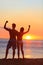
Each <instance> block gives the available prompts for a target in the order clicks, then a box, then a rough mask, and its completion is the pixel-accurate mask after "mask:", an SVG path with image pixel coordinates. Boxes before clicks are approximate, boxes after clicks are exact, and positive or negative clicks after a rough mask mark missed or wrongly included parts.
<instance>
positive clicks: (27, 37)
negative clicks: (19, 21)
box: [23, 35, 32, 40]
mask: <svg viewBox="0 0 43 65" xmlns="http://www.w3.org/2000/svg"><path fill="white" fill-rule="evenodd" d="M23 39H27V40H31V39H32V37H31V36H30V35H26V36H24V37H23Z"/></svg>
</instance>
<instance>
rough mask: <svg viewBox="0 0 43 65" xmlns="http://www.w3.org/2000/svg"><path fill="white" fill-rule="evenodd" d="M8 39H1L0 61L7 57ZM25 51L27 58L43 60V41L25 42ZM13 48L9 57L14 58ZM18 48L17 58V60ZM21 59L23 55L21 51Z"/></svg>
mask: <svg viewBox="0 0 43 65" xmlns="http://www.w3.org/2000/svg"><path fill="white" fill-rule="evenodd" d="M7 44H8V39H0V59H2V58H4V57H5V53H6V46H7ZM23 49H24V56H25V58H43V40H23ZM12 52H13V51H12V48H10V49H9V53H8V57H7V58H12ZM17 57H18V56H17V48H16V52H15V58H17ZM20 58H22V54H21V51H20Z"/></svg>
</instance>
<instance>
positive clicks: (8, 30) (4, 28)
mask: <svg viewBox="0 0 43 65" xmlns="http://www.w3.org/2000/svg"><path fill="white" fill-rule="evenodd" d="M7 23H8V21H6V22H5V25H4V29H6V30H8V31H9V28H7V27H6V24H7Z"/></svg>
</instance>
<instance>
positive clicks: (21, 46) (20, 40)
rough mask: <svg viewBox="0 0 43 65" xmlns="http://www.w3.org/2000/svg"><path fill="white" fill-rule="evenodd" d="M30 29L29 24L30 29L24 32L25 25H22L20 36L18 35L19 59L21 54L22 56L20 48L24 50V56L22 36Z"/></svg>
mask: <svg viewBox="0 0 43 65" xmlns="http://www.w3.org/2000/svg"><path fill="white" fill-rule="evenodd" d="M29 30H30V25H29V28H28V30H27V31H26V32H24V28H23V27H21V28H20V32H18V36H17V48H18V59H19V56H20V49H21V52H22V56H23V58H24V51H23V41H22V37H23V35H24V34H26V33H28V32H29Z"/></svg>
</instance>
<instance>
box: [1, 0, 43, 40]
mask: <svg viewBox="0 0 43 65" xmlns="http://www.w3.org/2000/svg"><path fill="white" fill-rule="evenodd" d="M39 1H41V0H39ZM2 2H3V1H2ZM26 2H28V1H26ZM26 2H25V3H24V1H22V2H20V3H21V4H20V3H19V0H18V1H16V3H18V4H17V5H18V6H17V5H16V4H15V5H16V6H14V7H16V9H15V8H13V6H12V7H11V6H9V7H8V5H9V4H10V5H11V3H10V2H9V3H8V2H5V3H6V4H7V5H6V7H5V5H4V6H3V7H1V6H0V7H1V8H0V27H3V26H4V23H5V21H6V20H8V21H9V23H8V24H7V27H10V28H11V24H12V23H16V29H17V30H18V31H19V30H20V27H21V26H23V27H24V28H25V31H26V30H27V29H28V25H29V24H30V25H31V28H30V31H29V33H28V34H31V35H32V36H35V37H36V36H38V37H40V39H43V9H42V4H41V2H39V3H38V0H37V2H35V1H34V3H31V2H30V4H31V6H30V4H29V3H26ZM13 4H14V3H12V5H13ZM27 4H28V5H27ZM36 4H37V5H36ZM20 6H21V7H20ZM23 7H24V8H23ZM34 7H35V8H34ZM28 34H27V35H28ZM0 38H9V34H8V32H7V31H5V30H4V29H1V28H0Z"/></svg>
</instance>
